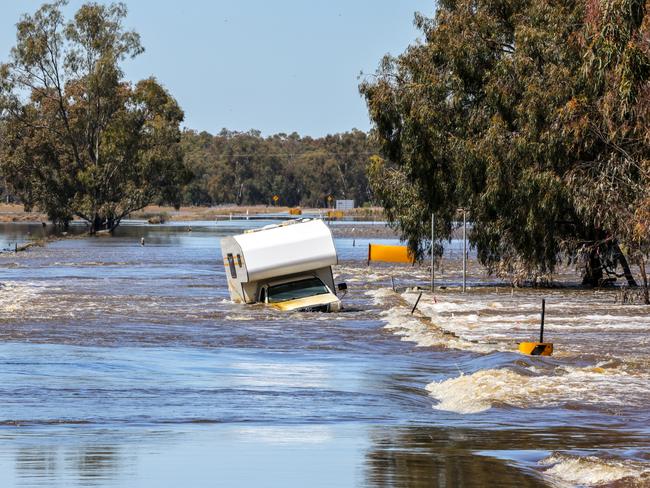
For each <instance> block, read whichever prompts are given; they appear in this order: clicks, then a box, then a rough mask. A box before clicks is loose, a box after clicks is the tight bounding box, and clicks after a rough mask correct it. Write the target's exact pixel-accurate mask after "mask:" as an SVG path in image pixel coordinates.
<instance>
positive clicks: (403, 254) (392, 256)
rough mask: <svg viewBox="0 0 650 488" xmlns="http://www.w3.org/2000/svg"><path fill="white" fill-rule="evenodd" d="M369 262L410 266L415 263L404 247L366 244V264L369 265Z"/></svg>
mask: <svg viewBox="0 0 650 488" xmlns="http://www.w3.org/2000/svg"><path fill="white" fill-rule="evenodd" d="M370 261H382V262H384V263H411V264H412V263H414V262H415V259H414V258H413V255H412V254H411V252H410V251H409V250H408V248H407V247H406V246H385V245H382V244H368V264H370Z"/></svg>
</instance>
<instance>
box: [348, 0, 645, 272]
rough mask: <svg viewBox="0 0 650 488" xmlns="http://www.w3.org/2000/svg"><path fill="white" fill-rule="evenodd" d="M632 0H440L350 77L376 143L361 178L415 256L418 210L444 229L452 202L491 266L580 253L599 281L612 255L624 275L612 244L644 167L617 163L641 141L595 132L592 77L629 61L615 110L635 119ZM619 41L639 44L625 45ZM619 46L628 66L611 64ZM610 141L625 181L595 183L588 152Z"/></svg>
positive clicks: (612, 73) (606, 150)
mask: <svg viewBox="0 0 650 488" xmlns="http://www.w3.org/2000/svg"><path fill="white" fill-rule="evenodd" d="M623 4H625V5H623ZM628 4H630V5H628ZM632 4H634V5H632ZM644 4H645V2H638V1H633V0H626V1H623V0H620V1H618V0H617V1H601V2H599V1H596V0H594V1H591V2H586V3H585V2H582V1H566V2H547V1H542V0H512V1H503V0H482V1H478V2H477V1H470V0H453V1H452V0H446V1H441V2H439V4H438V10H437V12H436V15H435V17H434V18H433V19H428V18H424V17H422V16H417V17H416V23H417V25H418V27H419V28H420V29H421V32H422V34H423V38H422V40H420V41H418V42H416V43H415V44H413V45H411V46H410V47H409V48H408V49H407V50H406V51H405V52H404V53H403V54H401V55H400V56H398V57H395V58H391V57H386V58H385V59H384V60H383V61H382V64H381V66H380V68H379V70H378V72H377V73H376V76H375V77H372V78H367V79H366V80H365V81H364V82H363V83H362V84H361V87H360V89H361V93H362V94H363V96H364V97H365V99H366V101H367V104H368V108H369V112H370V116H371V119H372V121H373V124H374V129H375V134H376V136H377V138H378V140H379V142H380V144H381V146H382V149H383V155H384V160H377V161H375V162H374V163H373V165H372V166H371V172H370V176H371V183H372V185H373V188H374V189H375V192H376V194H377V195H379V197H380V199H381V201H382V202H383V203H384V205H385V206H386V207H387V208H388V210H389V217H391V218H392V220H393V221H394V222H395V224H396V225H397V226H398V227H399V228H400V229H401V230H402V233H403V235H404V237H406V238H408V239H409V242H410V245H411V247H412V248H413V249H414V250H416V251H419V253H420V254H422V251H423V247H422V246H423V244H422V242H423V239H425V238H426V236H428V233H429V231H428V223H429V218H430V217H429V214H430V213H431V212H435V214H436V217H437V222H438V226H439V228H438V229H437V234H438V235H439V236H442V237H447V236H449V234H450V231H451V228H452V226H453V221H454V218H455V216H454V210H455V209H456V208H457V207H465V208H468V209H469V211H470V213H471V216H472V221H473V226H472V230H471V232H470V239H471V241H472V243H473V245H475V246H476V248H477V251H478V256H479V258H480V260H481V261H482V262H483V263H484V264H486V265H487V266H488V267H489V268H490V269H491V270H492V271H497V270H505V271H507V272H510V273H512V272H515V271H518V272H520V273H522V274H523V275H524V276H528V277H533V276H540V275H544V274H546V273H549V272H552V271H553V270H554V269H555V267H556V265H557V264H558V263H559V262H560V260H561V259H563V258H568V259H569V260H571V261H574V260H575V261H576V262H579V263H580V265H581V266H582V268H583V270H584V282H585V283H588V284H598V283H601V282H602V281H603V271H607V272H610V273H615V268H616V265H617V264H618V263H621V264H622V265H623V269H624V272H625V274H626V276H627V278H628V281H629V282H630V284H634V278H633V276H632V274H631V272H629V267H628V266H627V261H626V259H625V256H624V253H623V252H622V248H623V250H629V249H631V246H632V234H631V233H630V232H628V231H626V226H629V225H630V223H631V222H632V221H633V220H634V219H633V218H632V217H633V216H634V215H633V214H634V213H635V211H636V210H635V209H641V208H643V201H644V198H645V197H644V192H643V191H641V188H647V187H648V179H647V175H644V174H643V172H642V171H640V170H634V171H631V170H630V168H632V167H637V166H638V167H641V168H643V166H644V164H646V163H643V161H644V158H645V156H643V155H642V154H643V152H644V151H646V150H647V147H648V146H647V140H646V142H645V143H641V139H639V138H638V137H636V138H635V139H634V140H635V141H636V142H635V144H631V143H630V144H624V145H621V144H622V143H623V141H628V139H627V138H626V136H625V135H623V134H622V133H619V132H616V131H614V132H615V133H616V134H617V136H620V137H618V139H617V141H618V142H614V143H612V141H611V136H609V137H603V135H604V132H603V127H605V126H607V124H608V123H609V124H610V125H609V127H610V128H613V127H615V124H613V122H614V120H615V119H611V118H608V117H609V116H607V115H606V114H605V113H604V112H603V107H604V106H606V104H605V101H606V100H609V102H610V103H612V102H613V101H614V100H615V98H612V96H611V93H610V92H611V91H612V90H610V92H608V90H607V88H606V87H607V86H610V85H611V83H614V81H612V80H616V79H619V78H620V76H619V77H618V78H617V76H616V72H617V70H618V71H621V72H627V71H626V70H629V69H632V71H633V72H634V73H635V76H634V77H633V80H634V81H633V83H632V86H634V87H635V88H634V89H633V90H632V91H631V92H630V93H631V94H632V98H631V99H628V106H630V107H634V108H633V109H630V110H628V112H627V117H628V120H630V125H631V126H634V127H645V128H646V129H647V127H648V125H647V123H646V122H644V120H642V119H641V118H640V117H641V115H640V114H641V113H647V112H643V110H646V111H647V108H643V109H642V110H640V108H641V107H640V105H641V106H643V107H647V97H646V99H645V100H643V97H642V96H641V95H642V94H643V93H646V94H647V86H648V85H647V77H646V74H645V72H644V71H643V69H644V68H642V67H643V66H645V62H646V61H647V56H648V49H647V39H648V36H647V26H648V21H647V19H646V17H645V6H644ZM612 12H615V13H614V14H612ZM612 15H614V16H616V15H617V16H618V17H616V18H615V19H613V18H612ZM644 19H645V22H644ZM620 22H623V24H622V25H623V26H624V27H623V28H619V27H617V26H620V25H621V24H620ZM626 22H627V23H626ZM625 26H627V27H625ZM626 29H627V30H626ZM643 29H646V31H645V33H644V32H642V31H643ZM619 30H622V31H623V33H621V34H620V35H619V36H618V37H616V36H614V35H613V34H612V33H613V32H618V31H619ZM630 40H636V42H637V43H638V44H639V46H638V47H636V48H634V49H630V50H629V52H628V56H627V57H626V55H625V54H623V53H624V52H626V50H627V48H626V46H627V45H628V43H629V41H630ZM632 44H634V42H632ZM607 49H610V50H611V51H612V53H617V52H620V53H621V54H620V55H619V56H618V57H616V55H615V54H606V53H607ZM602 56H605V58H604V59H603V58H602ZM628 57H632V58H633V59H634V60H635V61H634V63H636V64H634V63H632V64H631V63H628V64H627V65H625V62H624V61H625V59H627V58H628ZM625 66H627V67H625ZM631 66H633V68H631ZM627 79H628V78H626V80H627ZM599 83H600V85H599ZM618 86H619V88H623V87H627V86H629V83H626V82H621V83H619V84H618ZM644 90H646V91H645V92H644ZM614 91H616V90H614ZM608 93H609V94H608ZM630 103H631V105H630ZM604 104H605V105H604ZM614 105H616V103H614ZM641 132H642V131H641V130H640V129H639V130H638V131H637V133H641ZM604 139H610V142H608V143H605V142H603V140H604ZM616 146H619V149H620V148H621V147H628V148H630V150H631V151H632V152H631V153H628V156H630V157H629V158H628V163H626V164H627V167H625V166H621V165H618V164H614V165H613V167H615V168H616V169H617V171H621V173H623V174H624V175H625V179H626V181H627V183H626V185H627V186H625V187H624V188H623V187H621V188H620V189H621V191H620V192H619V191H617V190H616V191H615V190H613V189H610V190H612V191H609V192H608V193H607V195H604V194H603V193H599V192H598V189H599V188H602V181H603V180H607V171H605V169H604V168H605V167H604V166H603V165H602V164H601V163H600V162H599V161H612V159H611V158H612V156H613V154H618V155H619V156H620V157H622V156H621V154H622V153H621V151H618V153H617V149H616ZM632 154H634V155H633V156H631V155H632ZM611 169H612V166H610V173H609V174H611ZM619 176H620V175H619ZM646 195H647V194H646ZM621 206H627V208H628V211H627V212H626V213H621V212H620V207H621ZM645 208H647V203H646V207H645ZM617 221H618V222H619V223H620V222H626V224H625V225H619V224H615V222H617ZM635 222H636V223H639V222H638V219H637V221H635ZM632 227H635V226H634V225H633V226H632ZM636 227H638V226H636ZM620 243H623V244H624V246H620V245H619V244H620ZM635 248H636V249H640V246H639V245H636V247H635ZM646 252H647V251H646Z"/></svg>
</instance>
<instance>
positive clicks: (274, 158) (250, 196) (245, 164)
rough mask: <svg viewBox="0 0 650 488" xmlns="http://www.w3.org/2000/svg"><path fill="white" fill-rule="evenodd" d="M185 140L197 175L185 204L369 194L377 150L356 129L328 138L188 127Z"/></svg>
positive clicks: (311, 200)
mask: <svg viewBox="0 0 650 488" xmlns="http://www.w3.org/2000/svg"><path fill="white" fill-rule="evenodd" d="M181 145H182V148H183V153H184V161H185V165H186V167H187V169H189V170H190V172H191V173H192V179H191V181H190V183H189V184H187V185H186V186H185V190H184V192H183V204H185V205H218V204H237V205H256V204H263V205H271V204H273V203H274V202H273V196H274V195H277V196H278V197H279V200H278V202H277V205H282V206H295V205H302V206H316V207H325V206H327V205H328V197H329V196H331V197H332V198H333V199H351V200H355V202H356V204H357V205H363V204H364V203H366V202H368V201H369V199H370V190H369V186H368V180H367V177H366V166H367V163H368V160H369V158H370V156H372V155H374V154H376V153H377V151H376V149H375V147H374V146H373V145H372V144H371V142H370V139H369V136H368V134H366V133H365V132H363V131H360V130H355V129H353V130H352V131H350V132H344V133H341V134H334V135H328V136H326V137H320V138H312V137H301V136H300V135H298V134H296V133H295V132H294V133H292V134H276V135H273V136H269V137H262V135H261V133H260V132H259V131H256V130H251V131H248V132H233V131H229V130H226V129H223V130H222V131H221V132H220V133H219V134H217V135H212V134H209V133H208V132H196V131H194V130H185V131H184V132H183V134H182V138H181Z"/></svg>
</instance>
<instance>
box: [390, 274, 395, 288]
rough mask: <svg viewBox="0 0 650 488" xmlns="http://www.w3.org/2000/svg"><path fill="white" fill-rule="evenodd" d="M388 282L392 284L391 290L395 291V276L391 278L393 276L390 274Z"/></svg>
mask: <svg viewBox="0 0 650 488" xmlns="http://www.w3.org/2000/svg"><path fill="white" fill-rule="evenodd" d="M390 282H391V284H392V285H393V291H395V278H393V277H392V276H391V277H390Z"/></svg>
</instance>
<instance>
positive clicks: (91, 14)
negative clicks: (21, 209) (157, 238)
mask: <svg viewBox="0 0 650 488" xmlns="http://www.w3.org/2000/svg"><path fill="white" fill-rule="evenodd" d="M64 4H65V2H64V1H62V0H59V1H57V2H54V3H52V4H45V5H43V6H42V7H41V8H40V9H39V10H38V11H37V12H36V13H35V14H34V15H25V16H23V17H22V18H21V20H20V22H19V23H18V24H17V43H16V46H15V47H14V49H13V50H12V53H11V61H10V62H9V63H7V64H5V65H2V68H1V70H0V74H2V77H1V78H0V79H1V80H2V84H1V85H0V88H1V89H2V97H3V98H2V103H1V105H0V106H1V107H2V114H1V115H2V118H3V121H4V122H3V139H4V141H3V142H4V143H3V144H2V151H3V155H2V160H3V165H2V171H3V174H4V176H5V178H6V180H7V181H8V183H9V184H10V185H11V187H12V188H13V190H14V192H15V193H16V194H17V195H18V196H19V197H20V198H21V200H22V201H23V202H24V203H25V205H26V206H27V207H31V206H37V207H39V208H41V209H42V210H43V211H45V212H47V214H48V216H49V217H50V218H51V219H52V220H53V221H55V222H60V223H63V224H67V222H68V221H70V220H71V219H72V218H73V217H74V216H76V217H80V218H82V219H84V220H86V221H87V222H89V223H90V225H91V232H94V231H96V230H99V229H100V228H108V229H111V230H112V229H113V228H115V227H116V226H117V225H118V224H119V223H120V221H121V220H122V219H123V218H124V217H125V216H127V215H128V214H129V213H131V212H133V211H135V210H138V209H141V208H143V207H144V206H146V205H148V204H150V203H154V202H159V201H166V202H171V203H173V204H176V205H178V204H180V197H181V195H180V189H181V187H182V185H183V184H184V183H185V182H186V181H187V179H188V173H187V171H186V170H185V169H184V166H183V164H182V152H181V146H180V136H181V133H180V129H179V124H180V123H181V121H182V120H183V112H182V110H181V109H180V108H179V106H178V104H177V103H176V101H175V100H174V99H173V98H172V97H171V95H169V93H168V92H167V91H166V90H165V89H164V88H163V87H161V86H160V85H159V84H158V83H157V82H156V80H155V79H153V78H150V79H146V80H142V81H140V82H138V83H136V84H135V85H132V84H130V83H128V82H126V81H123V80H122V76H123V73H122V71H121V69H120V67H119V64H120V62H121V61H123V60H125V59H126V58H129V57H134V56H137V55H138V54H140V53H141V52H142V51H143V48H142V46H141V44H140V38H139V36H138V34H137V33H135V32H129V31H125V30H124V29H123V27H122V20H123V19H124V17H125V16H126V7H125V6H124V4H121V3H119V4H111V5H108V6H104V5H100V4H96V3H87V4H84V5H82V6H81V7H80V9H79V10H78V11H77V13H76V14H75V16H74V19H73V20H71V21H70V22H66V21H65V19H64V18H63V16H62V13H61V10H60V9H61V6H62V5H64ZM25 94H27V95H28V96H25Z"/></svg>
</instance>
